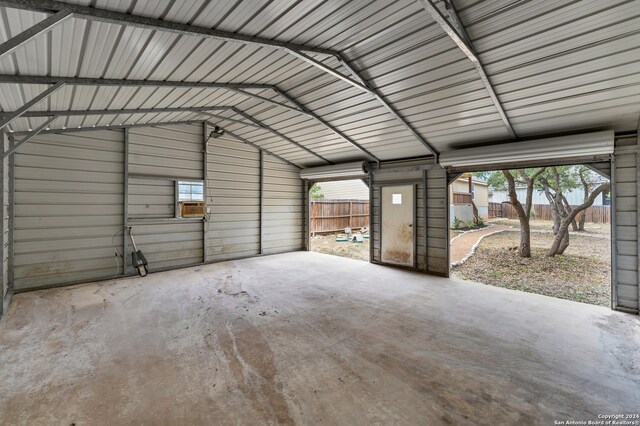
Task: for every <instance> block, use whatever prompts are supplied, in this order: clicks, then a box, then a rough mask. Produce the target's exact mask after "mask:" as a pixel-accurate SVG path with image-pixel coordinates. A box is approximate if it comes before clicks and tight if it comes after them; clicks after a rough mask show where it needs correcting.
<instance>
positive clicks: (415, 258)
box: [371, 182, 426, 271]
mask: <svg viewBox="0 0 640 426" xmlns="http://www.w3.org/2000/svg"><path fill="white" fill-rule="evenodd" d="M376 186H377V187H378V189H379V191H380V195H379V202H378V222H379V223H380V231H379V234H380V235H379V236H378V244H379V245H380V261H379V263H380V264H381V265H385V266H393V267H394V268H401V269H408V270H410V271H417V270H418V269H419V268H418V184H417V183H415V182H407V183H401V182H396V183H393V182H389V183H381V184H378V185H376ZM390 186H391V187H393V186H412V187H413V226H412V228H413V266H404V265H396V264H393V263H385V262H383V261H382V238H383V237H384V236H383V235H382V188H384V187H390ZM425 237H426V236H425ZM371 244H372V245H373V241H372V242H371ZM371 260H373V258H371Z"/></svg>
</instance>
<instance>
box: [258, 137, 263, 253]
mask: <svg viewBox="0 0 640 426" xmlns="http://www.w3.org/2000/svg"><path fill="white" fill-rule="evenodd" d="M258 153H259V155H260V194H259V197H260V200H259V203H260V223H259V225H260V228H259V232H260V235H259V238H258V239H259V248H260V254H263V253H264V248H263V245H262V239H263V234H262V231H263V229H264V152H263V151H262V150H259V151H258Z"/></svg>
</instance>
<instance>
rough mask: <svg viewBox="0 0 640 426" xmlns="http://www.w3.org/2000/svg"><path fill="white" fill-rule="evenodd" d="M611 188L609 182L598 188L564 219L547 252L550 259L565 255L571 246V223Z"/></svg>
mask: <svg viewBox="0 0 640 426" xmlns="http://www.w3.org/2000/svg"><path fill="white" fill-rule="evenodd" d="M609 186H610V184H609V182H607V183H603V184H602V185H600V186H599V187H597V188H596V189H595V190H594V191H593V192H592V193H591V195H589V197H588V198H587V199H586V200H585V202H584V203H582V204H580V205H579V206H577V207H576V208H575V209H573V210H571V213H570V214H569V215H568V216H567V217H565V218H564V219H562V223H561V224H560V228H559V229H558V233H557V234H556V237H555V238H554V240H553V244H552V245H551V248H550V249H549V251H548V252H547V256H548V257H553V256H555V255H557V254H562V253H564V251H565V250H566V249H567V247H568V246H569V225H571V222H573V221H574V220H575V218H576V216H577V215H578V214H579V213H581V212H583V211H584V210H586V209H588V208H589V207H591V206H592V205H593V202H594V201H595V200H596V197H597V196H598V195H600V194H601V193H602V192H604V191H608V190H609Z"/></svg>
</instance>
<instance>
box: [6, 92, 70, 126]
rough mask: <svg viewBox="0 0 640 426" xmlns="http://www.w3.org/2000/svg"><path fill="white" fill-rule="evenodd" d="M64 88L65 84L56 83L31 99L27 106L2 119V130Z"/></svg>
mask: <svg viewBox="0 0 640 426" xmlns="http://www.w3.org/2000/svg"><path fill="white" fill-rule="evenodd" d="M62 86H64V83H56V84H54V85H53V86H51V87H49V88H48V89H47V90H45V91H44V92H42V93H40V94H39V95H37V96H36V97H34V98H33V99H31V100H30V101H29V102H27V103H26V104H24V105H22V106H21V107H20V108H18V109H17V110H15V111H12V112H11V113H10V114H7V115H5V116H3V117H2V119H0V129H2V128H4V127H5V126H6V125H7V124H9V123H10V122H12V121H13V120H15V119H16V118H18V117H20V116H21V115H22V114H24V113H25V112H27V111H28V110H29V109H30V108H31V107H32V106H34V105H35V104H37V103H38V102H41V101H42V100H43V99H45V98H47V97H48V96H50V95H51V94H52V93H53V92H55V91H56V90H58V89H60V88H62Z"/></svg>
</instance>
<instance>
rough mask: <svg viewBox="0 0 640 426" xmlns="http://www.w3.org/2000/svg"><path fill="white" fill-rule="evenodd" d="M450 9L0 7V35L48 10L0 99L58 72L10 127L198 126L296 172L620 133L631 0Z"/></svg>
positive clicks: (93, 0) (628, 121) (23, 95)
mask: <svg viewBox="0 0 640 426" xmlns="http://www.w3.org/2000/svg"><path fill="white" fill-rule="evenodd" d="M455 5H456V7H457V15H456V16H457V17H458V18H459V21H460V22H461V24H462V25H463V26H464V28H462V29H460V27H457V28H458V29H459V30H460V31H457V32H456V31H453V32H451V31H449V32H448V33H447V32H445V30H443V28H445V29H446V27H447V25H454V23H452V22H453V18H452V16H454V15H452V14H451V10H448V9H446V8H445V3H444V2H442V1H437V0H421V1H420V2H417V1H415V0H395V1H390V0H379V1H365V0H356V1H350V2H344V1H337V0H310V1H302V2H294V1H291V0H256V1H251V2H249V1H240V0H223V1H206V0H185V1H176V0H160V1H157V0H153V1H152V0H118V1H106V0H76V1H73V2H72V1H68V2H57V1H51V0H43V1H34V0H28V1H15V0H14V1H0V42H5V41H7V40H8V39H9V38H11V37H16V36H19V35H20V34H21V33H23V31H25V30H28V29H29V28H31V27H32V26H34V25H36V24H40V25H43V26H45V27H46V25H45V24H47V23H50V22H52V21H55V19H58V18H59V22H58V23H56V24H55V25H53V26H48V27H46V28H47V29H49V30H48V31H41V32H39V33H37V35H36V36H34V37H33V38H31V39H29V41H27V42H26V43H24V44H22V45H20V46H18V47H17V48H15V49H13V50H11V51H10V53H8V54H6V55H4V56H2V58H1V59H0V108H1V109H2V111H4V112H5V113H6V114H8V113H9V112H12V111H18V110H19V109H20V108H21V107H22V106H23V105H25V103H27V102H28V101H29V100H30V99H33V98H34V97H36V96H37V95H39V94H41V93H43V92H44V91H45V90H46V89H47V88H48V87H52V85H53V84H54V83H57V82H58V83H59V82H65V83H66V84H65V85H64V86H62V87H60V88H59V89H58V90H55V92H53V93H52V94H51V95H50V96H48V97H46V98H45V100H44V101H42V102H40V103H38V104H37V105H35V106H34V107H33V108H31V109H30V110H29V111H28V112H27V113H26V114H24V115H23V116H22V117H21V118H18V119H16V120H14V121H12V122H11V123H10V124H9V126H8V128H9V129H10V130H12V131H29V130H30V129H35V128H37V127H39V126H41V125H42V126H44V125H45V123H46V121H47V119H48V117H49V116H55V115H59V117H58V118H57V119H55V121H53V122H51V123H49V124H48V126H49V127H50V128H51V129H71V128H78V127H81V128H94V126H95V127H101V126H107V125H109V126H117V125H128V124H132V123H134V124H145V123H146V124H150V123H159V122H185V121H192V120H208V121H211V122H212V123H214V124H218V125H220V126H222V127H224V128H225V129H227V130H228V131H229V132H230V133H233V134H236V135H238V136H240V137H242V138H245V139H246V140H248V141H251V142H252V143H255V144H257V145H259V146H260V147H263V148H264V149H267V150H269V151H270V152H273V153H275V154H277V155H279V156H282V157H283V158H285V159H286V160H288V161H291V162H293V163H295V164H297V165H300V166H310V165H321V164H327V163H330V162H342V161H347V160H353V159H368V160H371V159H379V160H392V159H400V158H408V157H419V156H427V155H430V154H432V153H433V152H434V151H437V152H442V151H447V150H451V149H455V148H458V147H461V146H466V145H469V144H482V143H494V142H495V141H499V140H509V139H513V136H514V135H515V136H516V137H518V138H522V137H529V136H535V135H540V134H542V133H545V134H546V133H550V132H567V131H583V130H585V129H594V128H603V127H607V128H613V129H616V130H635V128H636V123H637V118H638V111H637V97H638V95H639V94H640V73H637V72H636V70H637V69H638V66H639V65H640V48H639V47H638V44H637V43H636V42H635V41H636V40H637V37H638V28H639V27H640V14H639V13H638V8H637V2H633V1H632V2H629V1H623V0H611V1H607V2H602V1H599V0H584V1H580V2H557V3H554V4H553V5H550V4H549V3H548V2H524V1H519V0H508V1H500V2H499V1H492V2H479V1H476V0H455ZM89 6H92V7H89ZM93 6H95V7H93ZM429 8H432V9H434V10H435V11H434V10H431V11H429V10H430V9H429ZM438 16H442V17H444V18H443V19H444V21H443V20H442V19H439V18H438ZM447 17H448V18H447ZM47 20H49V21H47ZM43 23H44V24H43ZM454 26H455V25H454ZM459 33H462V34H459ZM23 34H24V33H23ZM467 36H468V39H467V40H468V44H465V43H467V42H466V41H465V42H462V43H461V42H460V37H463V38H464V37H467ZM4 47H7V46H4ZM9 47H10V46H9ZM7 49H8V47H7ZM6 51H8V50H6ZM470 58H471V59H472V60H470ZM473 58H476V60H475V61H474V60H473ZM124 83H127V84H126V85H125V84H124ZM230 107H235V108H236V109H235V110H234V109H231V108H230ZM120 109H121V110H123V111H121V112H119V111H115V110H120ZM137 109H140V111H139V112H137V111H136V110H137ZM204 109H207V110H204ZM87 110H92V111H93V112H92V113H90V114H87ZM47 114H48V116H47V117H43V116H42V115H47ZM256 120H257V122H256ZM511 129H512V130H513V134H512V133H511Z"/></svg>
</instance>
